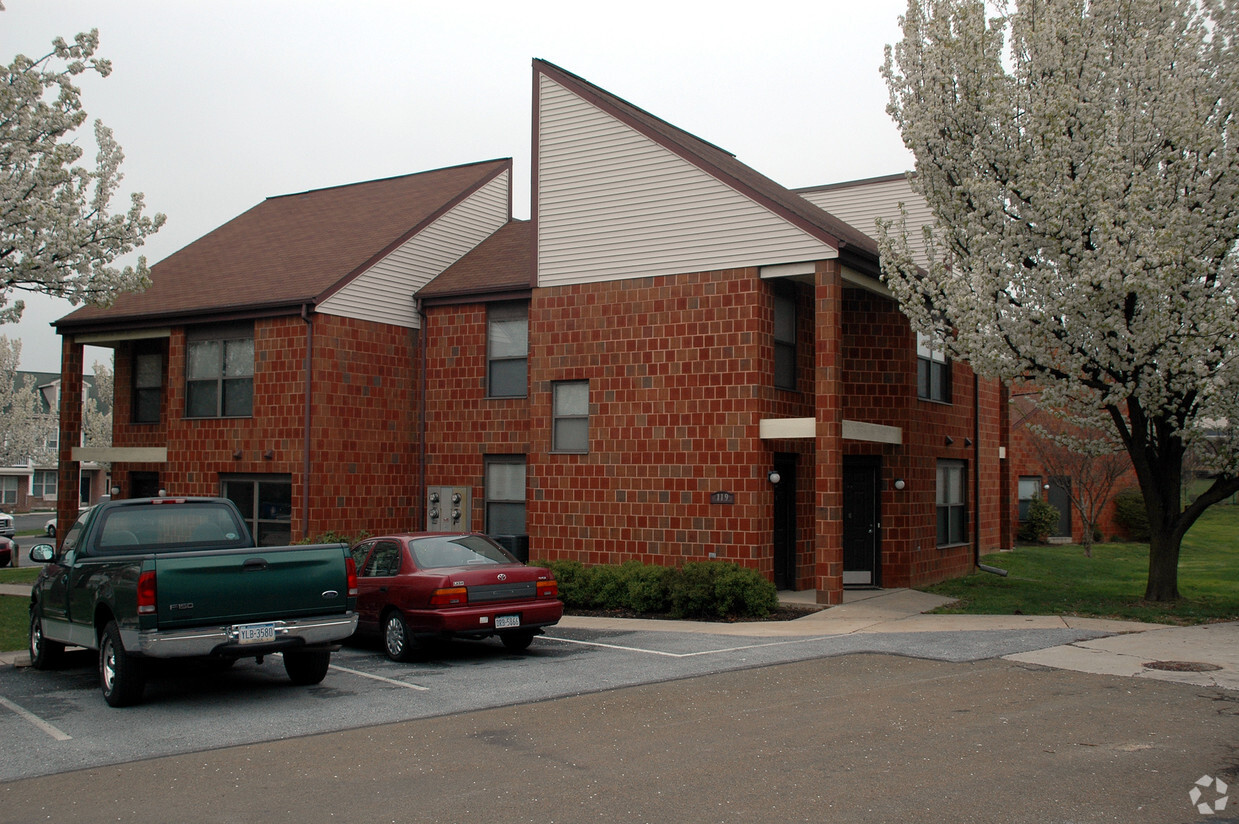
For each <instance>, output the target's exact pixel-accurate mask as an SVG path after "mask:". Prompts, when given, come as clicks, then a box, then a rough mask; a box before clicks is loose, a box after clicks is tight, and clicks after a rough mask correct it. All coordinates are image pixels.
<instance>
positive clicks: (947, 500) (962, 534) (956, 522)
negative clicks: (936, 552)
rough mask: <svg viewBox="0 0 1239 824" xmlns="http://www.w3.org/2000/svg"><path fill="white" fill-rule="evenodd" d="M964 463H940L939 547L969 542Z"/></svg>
mask: <svg viewBox="0 0 1239 824" xmlns="http://www.w3.org/2000/svg"><path fill="white" fill-rule="evenodd" d="M965 474H966V473H965V467H964V462H963V461H938V546H948V545H950V544H962V543H964V542H965V541H967V540H968V537H967V530H966V529H965V526H967V522H968V502H967V500H966V499H965V497H964V475H965Z"/></svg>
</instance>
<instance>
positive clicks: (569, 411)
mask: <svg viewBox="0 0 1239 824" xmlns="http://www.w3.org/2000/svg"><path fill="white" fill-rule="evenodd" d="M553 393H554V399H553V401H552V403H553V412H552V414H553V415H554V421H553V422H552V431H551V449H552V450H554V451H555V452H588V451H589V381H561V382H559V383H556V384H554V385H553Z"/></svg>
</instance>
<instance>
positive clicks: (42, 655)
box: [30, 610, 65, 670]
mask: <svg viewBox="0 0 1239 824" xmlns="http://www.w3.org/2000/svg"><path fill="white" fill-rule="evenodd" d="M64 653H65V645H64V644H61V643H59V642H57V641H49V640H47V639H46V638H44V637H43V619H41V618H40V617H39V616H38V614H36V613H35V612H34V610H31V611H30V666H32V667H34V668H35V669H41V670H45V669H51V668H52V667H54V666H56V665H57V664H59V663H60V659H61V658H62V657H64Z"/></svg>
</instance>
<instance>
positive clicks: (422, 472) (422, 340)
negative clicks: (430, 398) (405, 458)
mask: <svg viewBox="0 0 1239 824" xmlns="http://www.w3.org/2000/svg"><path fill="white" fill-rule="evenodd" d="M417 317H418V322H419V323H420V326H421V328H419V329H418V330H417V338H418V340H417V343H418V348H419V349H420V350H421V351H419V352H418V360H419V361H420V364H421V370H420V371H421V375H420V376H419V377H418V387H417V394H418V399H417V430H418V431H417V438H418V457H417V507H416V508H415V510H414V511H415V512H417V522H416V524H415V525H414V527H413V528H414V529H425V528H427V527H426V526H423V524H426V525H428V524H429V522H428V521H427V520H426V512H425V510H424V509H423V507H425V505H426V393H427V389H426V366H427V364H428V363H429V362H430V358H429V355H428V354H427V352H426V349H427V337H428V336H427V329H426V309H425V306H424V304H423V303H422V302H421V301H420V300H419V301H418V302H417Z"/></svg>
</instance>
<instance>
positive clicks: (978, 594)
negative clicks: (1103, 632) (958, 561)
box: [922, 504, 1239, 624]
mask: <svg viewBox="0 0 1239 824" xmlns="http://www.w3.org/2000/svg"><path fill="white" fill-rule="evenodd" d="M981 562H982V563H983V564H986V565H988V566H995V567H999V568H1001V569H1005V570H1007V572H1008V576H1007V577H1006V578H1001V577H999V576H997V575H992V574H989V573H985V572H977V573H974V574H972V575H969V576H967V577H966V578H959V579H956V580H953V581H944V582H943V583H941V584H935V585H934V586H930V587H922V589H923V590H924V591H925V592H932V593H935V594H937V595H945V596H947V597H949V598H958V599H959V601H958V602H957V603H955V604H952V605H950V606H946V607H943V608H941V609H939V610H937V612H941V613H968V614H974V615H1021V614H1023V615H1085V616H1093V617H1098V618H1123V619H1128V620H1136V621H1148V622H1152V623H1162V624H1199V623H1205V622H1208V621H1220V620H1236V619H1239V506H1234V505H1229V504H1221V505H1218V506H1214V507H1211V508H1210V509H1209V510H1208V511H1207V512H1205V514H1204V515H1203V516H1202V517H1201V519H1200V520H1199V521H1197V522H1196V523H1195V525H1193V527H1192V529H1191V531H1189V532H1188V534H1187V537H1185V538H1184V539H1183V549H1182V553H1181V555H1180V557H1179V594H1180V595H1181V596H1182V597H1181V599H1180V600H1179V601H1178V602H1177V603H1174V604H1170V605H1162V604H1153V603H1147V602H1145V601H1144V600H1143V596H1144V588H1145V584H1146V583H1147V582H1148V574H1149V547H1148V544H1129V543H1110V544H1096V545H1094V546H1093V557H1092V558H1085V557H1084V550H1083V548H1081V547H1079V546H1074V545H1073V546H1030V547H1019V548H1017V549H1016V550H1015V551H1014V552H1004V553H997V554H993V555H986V556H983V557H982V559H981Z"/></svg>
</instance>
